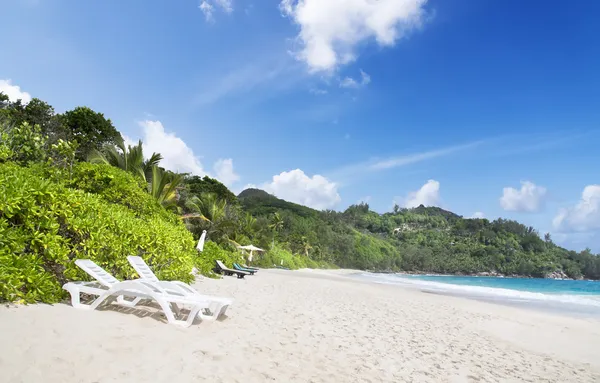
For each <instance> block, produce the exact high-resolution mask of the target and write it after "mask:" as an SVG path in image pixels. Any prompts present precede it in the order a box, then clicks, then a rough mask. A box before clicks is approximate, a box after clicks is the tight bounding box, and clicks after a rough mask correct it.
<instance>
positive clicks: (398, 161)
mask: <svg viewBox="0 0 600 383" xmlns="http://www.w3.org/2000/svg"><path fill="white" fill-rule="evenodd" d="M483 143H485V141H475V142H471V143H468V144H464V145H457V146H450V147H447V148H443V149H439V150H430V151H426V152H421V153H412V154H408V155H404V156H398V157H391V158H387V159H385V160H381V161H377V162H375V163H372V164H370V165H368V166H367V168H368V169H369V170H385V169H391V168H397V167H400V166H406V165H410V164H414V163H417V162H422V161H425V160H430V159H433V158H438V157H444V156H448V155H450V154H454V153H457V152H461V151H464V150H467V149H472V148H476V147H478V146H480V145H482V144H483Z"/></svg>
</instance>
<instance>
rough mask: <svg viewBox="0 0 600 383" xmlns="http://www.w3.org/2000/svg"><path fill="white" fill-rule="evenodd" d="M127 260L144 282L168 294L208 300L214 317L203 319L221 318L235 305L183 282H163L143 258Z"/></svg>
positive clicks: (129, 258) (226, 299)
mask: <svg viewBox="0 0 600 383" xmlns="http://www.w3.org/2000/svg"><path fill="white" fill-rule="evenodd" d="M127 260H128V261H129V263H130V264H131V266H132V267H133V268H134V269H135V271H136V272H137V273H138V275H139V276H140V278H141V279H142V280H145V281H149V282H152V283H153V284H156V285H158V286H160V287H161V288H163V289H165V290H167V291H168V292H174V293H176V294H183V295H185V296H192V297H196V298H198V299H201V300H207V301H209V302H211V308H210V311H211V313H212V316H204V317H203V319H217V318H219V317H220V316H221V315H223V314H225V311H227V308H228V307H229V305H230V304H232V303H233V299H229V298H221V297H213V296H210V295H202V294H200V293H199V292H198V291H197V290H196V289H194V288H193V287H192V286H190V285H188V284H187V283H184V282H181V281H161V280H160V279H158V277H157V276H156V275H155V274H154V272H153V271H152V269H150V266H148V264H147V263H146V261H144V259H143V258H142V257H138V256H134V255H130V256H128V257H127Z"/></svg>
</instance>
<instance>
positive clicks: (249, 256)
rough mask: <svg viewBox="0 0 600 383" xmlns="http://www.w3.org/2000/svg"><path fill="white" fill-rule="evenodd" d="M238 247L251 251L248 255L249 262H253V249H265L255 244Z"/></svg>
mask: <svg viewBox="0 0 600 383" xmlns="http://www.w3.org/2000/svg"><path fill="white" fill-rule="evenodd" d="M238 249H242V250H249V251H250V254H249V255H248V262H252V256H253V254H252V252H253V251H264V250H263V249H261V248H259V247H256V246H254V245H247V246H238Z"/></svg>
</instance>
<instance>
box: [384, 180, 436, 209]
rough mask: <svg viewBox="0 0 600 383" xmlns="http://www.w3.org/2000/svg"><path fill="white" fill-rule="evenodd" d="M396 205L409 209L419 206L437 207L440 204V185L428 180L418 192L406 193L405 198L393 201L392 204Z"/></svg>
mask: <svg viewBox="0 0 600 383" xmlns="http://www.w3.org/2000/svg"><path fill="white" fill-rule="evenodd" d="M398 201H400V203H399V202H398ZM397 203H398V204H399V205H402V206H404V207H406V208H409V209H410V208H413V207H417V206H419V205H424V206H437V205H438V204H439V203H440V183H439V182H438V181H436V180H429V181H427V182H426V183H425V185H423V186H421V188H420V189H419V190H417V191H414V192H410V193H408V195H407V196H406V198H397V199H395V200H394V204H397Z"/></svg>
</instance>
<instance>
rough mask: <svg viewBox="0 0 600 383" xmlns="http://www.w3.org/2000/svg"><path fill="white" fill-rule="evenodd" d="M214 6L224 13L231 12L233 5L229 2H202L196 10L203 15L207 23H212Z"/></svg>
mask: <svg viewBox="0 0 600 383" xmlns="http://www.w3.org/2000/svg"><path fill="white" fill-rule="evenodd" d="M215 6H217V7H218V8H220V9H221V10H223V12H225V13H231V12H233V4H232V1H231V0H202V1H201V2H200V5H198V8H200V10H201V11H202V13H204V17H205V18H206V21H208V22H211V23H212V22H214V21H215V18H214V13H215Z"/></svg>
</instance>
